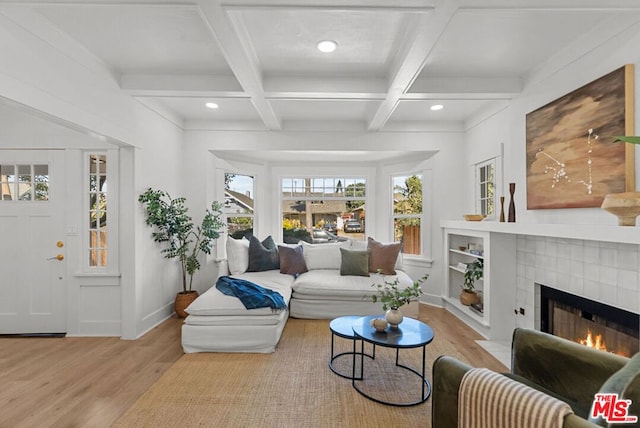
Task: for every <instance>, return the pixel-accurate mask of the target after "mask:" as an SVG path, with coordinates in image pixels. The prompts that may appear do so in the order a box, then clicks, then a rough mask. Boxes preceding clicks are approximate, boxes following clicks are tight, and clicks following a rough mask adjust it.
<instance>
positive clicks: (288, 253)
mask: <svg viewBox="0 0 640 428" xmlns="http://www.w3.org/2000/svg"><path fill="white" fill-rule="evenodd" d="M278 255H279V256H280V273H286V274H289V275H294V276H298V275H300V274H301V273H305V272H308V270H307V263H305V261H304V255H303V254H302V245H298V246H296V247H287V246H284V245H278Z"/></svg>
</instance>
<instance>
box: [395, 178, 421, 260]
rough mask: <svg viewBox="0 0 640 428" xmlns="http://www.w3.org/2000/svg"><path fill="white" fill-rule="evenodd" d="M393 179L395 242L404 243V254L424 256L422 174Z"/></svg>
mask: <svg viewBox="0 0 640 428" xmlns="http://www.w3.org/2000/svg"><path fill="white" fill-rule="evenodd" d="M391 179H392V189H393V191H392V192H391V197H392V204H391V206H392V214H391V218H392V221H393V238H394V241H400V242H402V251H403V253H404V254H411V255H421V254H422V238H421V237H422V224H423V222H424V216H423V211H424V210H423V192H422V183H423V176H422V174H412V175H395V176H392V177H391Z"/></svg>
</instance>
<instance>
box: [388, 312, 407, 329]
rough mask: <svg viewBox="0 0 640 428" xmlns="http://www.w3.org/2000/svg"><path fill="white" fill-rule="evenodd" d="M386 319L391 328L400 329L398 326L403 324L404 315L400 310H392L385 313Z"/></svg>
mask: <svg viewBox="0 0 640 428" xmlns="http://www.w3.org/2000/svg"><path fill="white" fill-rule="evenodd" d="M384 319H386V320H387V322H388V323H389V326H390V327H391V328H398V324H400V323H401V322H402V320H403V319H404V316H403V315H402V312H400V309H398V308H391V309H389V310H388V311H387V312H385V314H384Z"/></svg>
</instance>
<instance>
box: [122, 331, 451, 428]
mask: <svg viewBox="0 0 640 428" xmlns="http://www.w3.org/2000/svg"><path fill="white" fill-rule="evenodd" d="M351 346H352V345H351V341H347V340H344V339H340V338H336V350H337V351H338V352H340V351H346V350H351ZM365 350H366V351H370V350H371V348H370V345H367V347H366V348H365ZM330 352H331V333H330V331H329V321H328V320H299V319H293V318H292V319H289V321H288V322H287V325H286V327H285V330H284V333H283V336H282V338H281V339H280V343H279V344H278V347H277V349H276V351H275V352H274V353H272V354H224V353H200V354H187V355H184V356H183V357H181V358H180V360H178V361H177V362H176V363H175V364H174V365H173V366H172V367H171V368H170V369H169V370H168V371H167V372H166V373H165V374H164V375H163V376H162V377H161V378H160V379H159V380H158V381H157V382H156V383H155V384H154V385H152V386H151V388H149V390H148V391H147V392H146V393H145V394H144V395H143V396H142V397H140V399H139V400H138V401H137V402H136V403H135V404H134V405H133V406H132V407H131V408H129V409H128V410H127V411H126V412H125V414H124V415H123V416H122V417H121V418H120V419H119V420H118V421H117V422H116V423H115V424H114V426H115V427H337V426H348V427H373V426H381V427H390V426H407V427H418V426H420V427H429V426H431V399H429V400H427V402H425V403H422V404H419V405H416V406H412V407H392V406H387V405H383V404H379V403H376V402H374V401H372V400H369V399H367V398H365V397H363V396H362V395H360V394H359V393H358V392H356V391H355V390H354V389H353V387H352V385H351V381H350V380H348V379H345V378H342V377H340V376H338V375H336V374H334V373H333V372H332V371H331V370H330V369H329V366H328V360H329V356H330ZM376 352H377V353H376V359H375V361H372V360H368V361H366V362H365V364H366V365H365V374H366V378H367V379H371V380H370V381H369V380H368V381H366V382H365V383H364V384H363V388H366V389H367V391H368V392H369V393H372V394H375V395H376V396H380V397H381V398H385V397H386V399H397V400H408V401H413V400H416V399H418V398H419V396H420V388H421V386H420V379H419V378H418V376H416V375H415V374H411V373H410V372H408V371H407V370H400V369H397V368H396V367H394V362H395V361H394V358H395V353H394V351H393V350H391V349H388V348H381V347H377V351H376ZM441 354H447V355H453V356H457V355H456V352H455V350H454V348H453V346H452V345H451V344H450V343H449V342H448V341H447V340H446V338H442V339H440V340H438V336H437V332H436V338H435V339H434V341H433V342H432V343H431V344H430V345H428V346H427V376H428V377H429V378H431V367H432V365H433V361H434V360H435V358H437V356H439V355H441ZM421 359H422V351H421V348H419V349H409V350H402V351H401V352H400V362H401V363H403V364H406V365H409V366H411V367H415V368H417V369H418V370H420V367H421ZM351 361H352V360H351V357H350V356H349V357H347V356H344V357H340V358H339V359H338V360H336V364H335V367H336V368H337V369H339V370H346V371H347V372H350V371H351ZM385 394H387V395H385Z"/></svg>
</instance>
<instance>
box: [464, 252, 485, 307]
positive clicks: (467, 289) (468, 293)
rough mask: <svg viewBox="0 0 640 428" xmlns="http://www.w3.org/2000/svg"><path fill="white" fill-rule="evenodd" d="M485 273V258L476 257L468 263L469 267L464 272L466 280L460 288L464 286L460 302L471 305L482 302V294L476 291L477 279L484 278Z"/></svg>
mask: <svg viewBox="0 0 640 428" xmlns="http://www.w3.org/2000/svg"><path fill="white" fill-rule="evenodd" d="M483 273H484V260H483V259H476V260H474V261H473V262H471V263H469V264H467V269H466V270H465V272H464V282H463V283H462V285H461V286H460V288H462V292H461V293H460V303H462V304H463V305H466V306H469V305H472V304H474V303H478V302H480V296H479V295H478V293H477V292H476V281H477V280H479V279H480V278H482V275H483Z"/></svg>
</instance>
